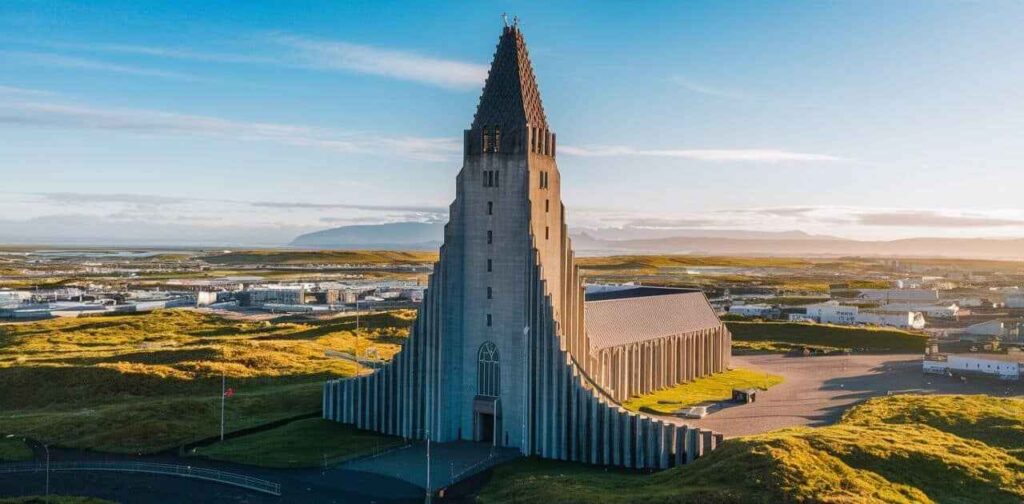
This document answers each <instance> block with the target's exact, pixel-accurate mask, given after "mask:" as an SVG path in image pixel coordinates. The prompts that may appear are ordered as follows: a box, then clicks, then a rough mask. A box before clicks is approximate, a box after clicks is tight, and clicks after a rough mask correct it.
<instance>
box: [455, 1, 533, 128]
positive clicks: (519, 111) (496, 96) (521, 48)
mask: <svg viewBox="0 0 1024 504" xmlns="http://www.w3.org/2000/svg"><path fill="white" fill-rule="evenodd" d="M526 125H529V126H530V127H533V128H538V129H541V130H546V129H547V127H548V126H547V118H546V117H545V116H544V105H543V104H542V103H541V101H540V91H539V90H538V89H537V79H536V78H535V77H534V75H533V65H531V64H530V55H529V53H528V52H527V50H526V41H525V40H524V39H523V33H522V31H520V29H519V23H518V19H517V20H516V22H514V23H512V24H511V25H508V24H507V22H506V25H505V27H504V29H503V31H502V33H501V39H500V40H499V41H498V49H497V50H496V51H495V53H494V61H493V62H492V63H491V70H490V72H488V74H487V82H486V83H485V84H484V91H483V94H482V95H481V96H480V105H478V106H477V109H476V115H475V116H473V126H472V127H471V129H474V130H479V129H481V128H482V127H483V126H498V127H501V128H503V129H506V130H511V129H520V128H525V127H526Z"/></svg>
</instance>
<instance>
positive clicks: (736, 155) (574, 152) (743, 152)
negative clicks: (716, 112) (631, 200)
mask: <svg viewBox="0 0 1024 504" xmlns="http://www.w3.org/2000/svg"><path fill="white" fill-rule="evenodd" d="M559 152H561V153H562V154H568V155H570V156H580V157H668V158H680V159H690V160H694V161H722V162H725V161H730V162H761V163H781V162H837V161H844V158H841V157H837V156H832V155H827V154H809V153H805V152H792V151H786V150H778V149H637V148H635V147H627V146H621V145H586V146H582V147H573V146H568V145H566V146H561V147H559Z"/></svg>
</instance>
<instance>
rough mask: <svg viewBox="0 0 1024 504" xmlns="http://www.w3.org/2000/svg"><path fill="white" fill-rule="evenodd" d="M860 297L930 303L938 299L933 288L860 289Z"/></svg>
mask: <svg viewBox="0 0 1024 504" xmlns="http://www.w3.org/2000/svg"><path fill="white" fill-rule="evenodd" d="M860 298H861V299H864V300H866V301H877V302H880V303H898V302H915V303H932V302H936V301H938V300H939V291H937V290H934V289H860Z"/></svg>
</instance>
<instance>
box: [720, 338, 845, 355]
mask: <svg viewBox="0 0 1024 504" xmlns="http://www.w3.org/2000/svg"><path fill="white" fill-rule="evenodd" d="M803 350H809V351H811V352H814V353H824V354H827V353H831V352H841V351H845V350H846V349H843V348H839V347H833V346H825V345H799V344H796V343H783V342H780V341H737V340H733V341H732V354H733V355H745V354H766V353H784V354H788V353H791V352H801V351H803Z"/></svg>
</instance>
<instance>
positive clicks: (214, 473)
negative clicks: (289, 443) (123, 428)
mask: <svg viewBox="0 0 1024 504" xmlns="http://www.w3.org/2000/svg"><path fill="white" fill-rule="evenodd" d="M46 470H47V464H45V463H31V464H0V474H3V473H18V472H43V471H46ZM49 470H50V471H51V472H58V471H113V472H129V473H146V474H159V475H163V476H176V477H179V478H192V479H201V480H206V481H212V482H214V483H221V484H224V485H232V486H236V487H240V488H245V489H248V490H254V491H256V492H262V493H266V494H270V495H276V496H280V495H281V485H280V484H279V483H274V482H271V481H267V480H263V479H259V478H253V477H251V476H246V475H244V474H238V473H230V472H226V471H220V470H217V469H208V468H205V467H193V466H183V465H173V464H157V463H152V462H51V463H50V464H49Z"/></svg>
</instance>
